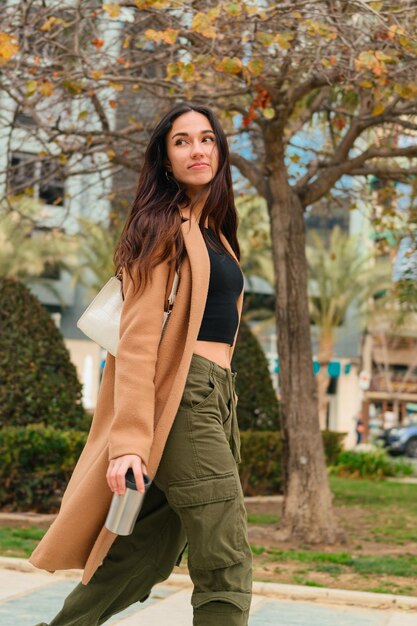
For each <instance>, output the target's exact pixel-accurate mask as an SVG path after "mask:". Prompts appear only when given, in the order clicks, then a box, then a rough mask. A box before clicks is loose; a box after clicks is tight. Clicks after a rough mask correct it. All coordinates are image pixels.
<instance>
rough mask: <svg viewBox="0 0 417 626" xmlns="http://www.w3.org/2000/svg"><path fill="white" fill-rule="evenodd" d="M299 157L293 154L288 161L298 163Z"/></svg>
mask: <svg viewBox="0 0 417 626" xmlns="http://www.w3.org/2000/svg"><path fill="white" fill-rule="evenodd" d="M300 158H301V157H300V155H299V154H293V155H292V156H290V161H292V163H298V161H299V160H300Z"/></svg>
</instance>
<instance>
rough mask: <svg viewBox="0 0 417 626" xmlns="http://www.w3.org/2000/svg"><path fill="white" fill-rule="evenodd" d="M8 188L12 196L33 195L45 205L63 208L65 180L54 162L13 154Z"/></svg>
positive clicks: (33, 156) (17, 153)
mask: <svg viewBox="0 0 417 626" xmlns="http://www.w3.org/2000/svg"><path fill="white" fill-rule="evenodd" d="M8 187H9V192H10V193H11V194H16V195H17V194H22V193H25V194H31V195H32V196H33V197H34V198H36V199H37V200H43V201H44V202H45V204H50V205H54V206H63V204H64V193H65V179H64V177H63V175H62V171H61V168H60V167H59V165H58V163H57V162H56V161H54V160H46V159H45V160H42V159H39V158H37V157H36V155H34V154H28V153H24V152H14V153H13V154H12V158H11V162H10V169H9V176H8Z"/></svg>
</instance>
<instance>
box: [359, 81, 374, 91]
mask: <svg viewBox="0 0 417 626" xmlns="http://www.w3.org/2000/svg"><path fill="white" fill-rule="evenodd" d="M359 86H360V87H363V88H364V89H373V84H372V83H371V81H370V80H361V82H360V83H359Z"/></svg>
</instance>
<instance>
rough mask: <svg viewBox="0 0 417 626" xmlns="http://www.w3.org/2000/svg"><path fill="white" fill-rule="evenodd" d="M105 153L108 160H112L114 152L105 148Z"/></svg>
mask: <svg viewBox="0 0 417 626" xmlns="http://www.w3.org/2000/svg"><path fill="white" fill-rule="evenodd" d="M106 154H107V156H108V157H109V159H110V161H112V160H113V159H114V157H115V156H116V153H115V151H114V150H107V152H106Z"/></svg>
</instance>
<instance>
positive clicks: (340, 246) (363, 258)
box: [307, 227, 389, 426]
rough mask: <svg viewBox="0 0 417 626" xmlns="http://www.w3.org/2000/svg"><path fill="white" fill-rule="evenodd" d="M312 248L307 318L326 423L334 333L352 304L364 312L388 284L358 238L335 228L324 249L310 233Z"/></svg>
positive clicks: (308, 250)
mask: <svg viewBox="0 0 417 626" xmlns="http://www.w3.org/2000/svg"><path fill="white" fill-rule="evenodd" d="M310 235H311V241H312V245H309V246H307V261H308V267H309V307H310V319H311V322H312V323H313V324H315V325H316V326H317V328H318V333H319V337H318V349H317V359H318V361H319V363H320V364H321V368H320V371H319V372H318V374H317V387H318V398H319V416H320V423H321V425H322V426H324V425H325V423H326V413H327V399H326V392H327V387H328V385H329V375H328V373H327V367H326V365H327V364H328V362H329V361H330V360H331V359H332V356H333V350H334V344H335V330H336V328H337V327H338V326H341V325H342V324H343V321H344V319H345V316H346V313H347V311H348V309H349V307H351V306H352V305H353V304H355V305H356V307H357V309H358V313H364V312H365V310H366V308H367V305H368V303H369V301H370V298H371V296H372V295H373V294H374V293H375V292H376V291H377V290H380V289H381V288H383V287H384V286H386V285H387V284H388V280H389V278H388V276H387V271H386V268H383V269H382V271H381V270H380V269H379V268H376V267H375V257H374V256H373V255H372V254H369V253H364V252H363V251H361V241H360V238H359V237H357V236H352V235H346V234H344V233H342V232H341V230H340V228H338V227H335V228H334V229H333V231H332V232H331V235H330V240H329V245H328V247H326V245H325V243H324V241H323V239H322V238H321V237H320V236H319V235H318V234H317V233H315V232H311V233H310Z"/></svg>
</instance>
